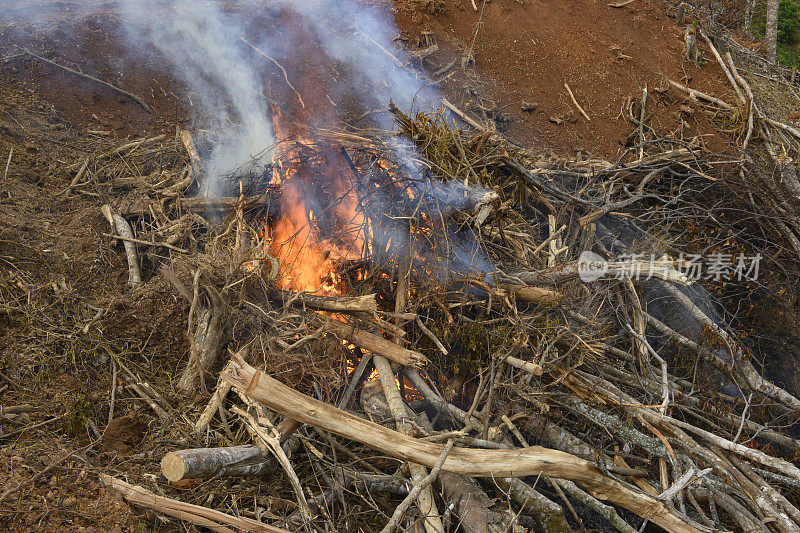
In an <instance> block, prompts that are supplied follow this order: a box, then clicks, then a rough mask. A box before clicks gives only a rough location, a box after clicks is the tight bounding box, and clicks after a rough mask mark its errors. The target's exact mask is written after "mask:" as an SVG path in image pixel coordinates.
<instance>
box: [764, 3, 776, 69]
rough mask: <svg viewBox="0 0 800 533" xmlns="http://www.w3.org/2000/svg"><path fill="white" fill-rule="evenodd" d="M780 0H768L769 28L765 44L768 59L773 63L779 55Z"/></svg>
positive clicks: (765, 34)
mask: <svg viewBox="0 0 800 533" xmlns="http://www.w3.org/2000/svg"><path fill="white" fill-rule="evenodd" d="M779 5H780V1H779V0H767V28H766V31H765V32H764V45H765V46H766V47H767V59H769V60H770V61H772V62H773V63H774V62H775V60H776V59H777V56H778V6H779Z"/></svg>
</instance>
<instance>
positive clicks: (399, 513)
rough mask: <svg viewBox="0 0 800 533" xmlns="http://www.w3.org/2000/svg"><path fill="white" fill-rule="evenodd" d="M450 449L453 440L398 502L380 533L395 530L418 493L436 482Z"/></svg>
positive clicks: (451, 440)
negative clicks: (424, 474)
mask: <svg viewBox="0 0 800 533" xmlns="http://www.w3.org/2000/svg"><path fill="white" fill-rule="evenodd" d="M452 447H453V439H449V440H448V441H447V444H445V445H444V449H443V450H442V453H441V454H440V455H439V459H438V460H437V461H436V464H435V465H433V468H431V471H430V473H429V474H428V475H427V476H425V477H424V478H422V481H421V482H420V483H419V484H416V485H414V488H413V489H411V492H409V493H408V496H406V497H405V498H404V499H403V501H402V502H400V505H398V506H397V508H396V509H395V510H394V512H393V513H392V517H391V518H390V519H389V522H388V523H387V524H386V526H385V527H384V528H383V529H382V530H381V533H392V532H393V531H394V530H395V529H396V528H397V526H398V524H400V519H402V518H403V515H404V514H405V512H406V511H408V508H409V507H411V504H412V503H414V500H416V499H417V497H418V496H419V494H420V492H422V491H423V490H424V489H426V488H427V487H429V486H430V485H431V483H433V482H434V481H435V480H436V476H438V475H439V471H440V470H441V469H442V465H444V461H445V459H447V454H449V453H450V449H451V448H452Z"/></svg>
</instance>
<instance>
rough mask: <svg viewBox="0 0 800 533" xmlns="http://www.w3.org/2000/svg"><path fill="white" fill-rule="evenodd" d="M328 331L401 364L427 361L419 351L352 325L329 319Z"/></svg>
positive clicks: (424, 362) (411, 365)
mask: <svg viewBox="0 0 800 533" xmlns="http://www.w3.org/2000/svg"><path fill="white" fill-rule="evenodd" d="M326 329H327V330H328V333H333V334H334V335H336V336H337V337H341V338H343V339H346V340H348V341H350V342H352V343H353V344H355V345H356V346H358V347H359V348H363V349H364V350H369V351H371V352H374V353H376V354H378V355H382V356H384V357H386V358H387V359H390V360H392V361H394V362H396V363H400V364H401V365H405V366H410V367H420V366H422V365H425V364H427V363H428V358H427V357H425V356H424V355H422V354H421V353H419V352H416V351H414V350H409V349H408V348H403V347H402V346H400V345H399V344H395V343H393V342H392V341H389V340H386V339H384V338H383V337H381V336H379V335H375V334H374V333H369V332H367V331H364V330H361V329H358V328H356V327H355V326H353V325H350V324H345V323H344V322H339V321H338V320H331V321H330V322H329V323H328V325H327V326H326Z"/></svg>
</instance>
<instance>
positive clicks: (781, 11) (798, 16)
mask: <svg viewBox="0 0 800 533" xmlns="http://www.w3.org/2000/svg"><path fill="white" fill-rule="evenodd" d="M798 28H800V4H798V2H797V0H781V3H780V5H779V7H778V42H779V43H780V44H785V45H788V46H791V45H793V44H795V43H796V42H797V30H798Z"/></svg>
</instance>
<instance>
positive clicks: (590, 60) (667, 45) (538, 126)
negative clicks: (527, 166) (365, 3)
mask: <svg viewBox="0 0 800 533" xmlns="http://www.w3.org/2000/svg"><path fill="white" fill-rule="evenodd" d="M420 4H426V3H425V2H420V1H419V0H399V1H397V2H396V6H397V16H396V18H397V22H398V25H399V27H400V29H401V31H402V35H403V37H404V38H405V39H406V40H407V42H409V43H411V44H417V42H418V41H419V40H420V39H421V38H422V37H423V35H422V34H423V33H424V32H430V33H431V34H432V35H433V38H434V40H435V41H436V43H437V44H439V46H440V47H441V49H442V54H441V56H440V57H439V58H437V60H436V65H435V66H434V67H432V70H434V71H435V70H436V68H439V67H440V66H441V65H446V64H447V63H448V62H449V61H451V60H453V59H456V60H458V62H459V64H460V61H461V58H462V57H464V55H465V54H466V53H467V51H468V50H469V48H470V43H471V42H472V39H473V36H474V35H475V28H476V24H477V22H478V19H479V12H475V11H474V10H473V9H472V7H471V5H470V3H469V2H466V1H461V0H458V1H456V0H446V1H443V2H428V3H427V4H430V5H431V6H434V5H435V6H440V7H436V8H435V9H433V8H432V9H431V10H433V11H435V12H434V13H430V12H429V11H431V10H425V9H419V6H420ZM477 5H478V8H479V9H480V7H481V2H480V1H479V0H478V1H477ZM683 46H684V45H683V28H678V27H676V24H675V21H674V20H672V19H671V18H669V17H667V16H666V14H664V13H663V12H662V11H661V9H660V8H659V7H657V6H655V5H653V4H651V3H649V2H646V1H642V0H635V1H634V2H631V3H630V4H628V5H626V6H624V7H622V8H613V7H610V6H609V5H608V3H607V2H606V1H600V0H571V1H569V2H550V1H547V0H528V1H525V2H519V1H498V0H493V1H491V2H487V3H486V9H485V13H484V16H483V25H482V27H481V29H480V31H479V32H478V36H477V39H475V48H474V52H473V55H474V57H475V64H476V68H477V71H478V73H479V75H480V76H479V82H478V84H477V85H479V86H478V87H475V85H476V82H475V80H470V79H469V78H468V77H466V76H465V75H464V74H463V72H460V69H458V70H457V71H456V75H454V76H453V77H452V78H451V79H449V80H447V81H446V82H445V83H444V90H445V92H446V93H447V94H448V95H452V96H453V97H455V99H456V102H454V103H457V102H458V101H460V100H462V98H461V97H460V96H459V95H462V94H464V93H469V92H472V91H473V90H475V89H477V90H478V92H481V90H482V91H483V92H484V94H485V96H486V97H487V98H488V99H489V100H493V101H494V102H495V103H496V105H497V106H498V107H499V108H501V109H502V111H503V112H504V113H505V114H506V115H507V116H508V117H509V118H510V123H508V124H507V125H506V127H505V133H506V134H507V135H508V136H509V137H510V138H512V139H514V140H516V141H517V142H520V143H521V144H524V145H541V146H545V147H549V148H553V149H554V150H556V151H557V152H560V153H562V154H564V155H572V153H574V152H573V151H576V150H583V151H584V152H586V151H588V152H590V153H591V154H593V155H597V156H600V157H605V158H610V159H613V158H615V156H616V155H617V154H618V153H619V151H620V148H621V147H622V143H623V142H624V140H625V138H626V137H627V136H628V134H629V133H630V131H631V127H632V125H631V123H630V122H629V121H628V120H626V119H625V118H624V117H623V116H621V109H622V106H623V103H624V102H625V99H626V98H627V97H629V96H635V97H640V95H641V91H642V89H643V88H644V87H645V86H647V87H648V89H649V91H650V95H651V97H650V99H649V100H648V103H649V104H650V106H648V114H655V118H654V119H653V120H654V122H653V123H654V125H655V126H656V127H657V128H658V129H659V130H661V131H663V132H665V133H666V132H670V131H673V130H675V129H676V128H678V127H679V118H678V110H679V103H680V95H671V96H669V97H668V96H666V95H664V96H661V97H659V96H658V95H657V93H656V91H655V89H658V88H662V87H664V86H665V82H664V78H665V77H667V78H671V79H673V80H675V81H678V82H680V83H685V82H686V80H690V82H689V84H690V86H691V87H692V88H695V89H698V90H700V91H703V92H706V93H709V94H714V95H717V96H719V97H720V98H723V99H728V100H731V94H730V93H731V90H730V84H729V83H728V81H727V80H726V79H725V76H724V74H723V73H722V71H721V70H720V68H719V67H718V66H717V64H716V62H709V63H708V64H706V65H705V66H703V67H701V68H698V67H696V66H695V65H694V64H693V63H691V62H687V61H684V60H683ZM705 55H706V56H707V57H708V56H710V53H709V52H708V51H706V52H705ZM712 61H713V58H712ZM565 83H566V84H568V85H569V86H570V88H571V89H572V91H573V93H574V95H575V98H576V99H577V101H578V103H579V104H580V105H581V106H582V107H583V108H584V110H585V111H586V112H587V114H588V115H589V117H590V119H591V120H589V121H587V120H585V119H584V118H583V117H579V116H578V112H577V110H576V109H575V107H574V105H573V104H572V101H571V99H570V97H569V94H568V93H567V91H566V89H565V87H564V84H565ZM480 85H482V86H483V87H480ZM731 101H732V100H731ZM523 102H528V103H535V104H537V106H538V107H537V109H536V111H533V112H525V111H522V109H521V108H522V104H523ZM457 105H458V104H457ZM464 107H465V108H469V107H470V105H469V103H465V104H464ZM473 110H474V107H473ZM551 117H562V118H564V119H565V120H564V122H563V123H562V124H555V123H554V122H553V121H551ZM572 120H576V121H575V122H574V123H573V122H572ZM687 122H689V123H690V124H691V125H692V127H693V128H695V130H694V132H695V133H711V130H710V128H708V127H707V125H706V124H703V123H702V122H701V123H699V124H698V123H697V122H695V121H694V120H693V119H687ZM687 133H688V132H687ZM714 147H716V148H722V145H721V144H716V145H714Z"/></svg>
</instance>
